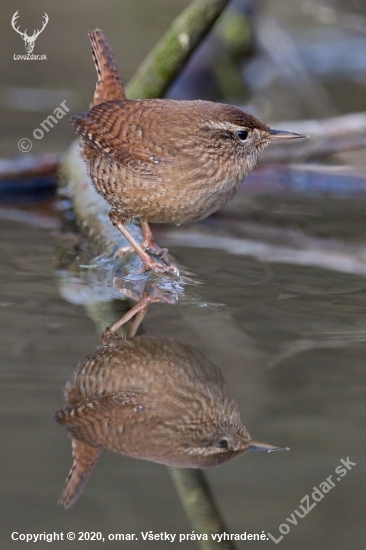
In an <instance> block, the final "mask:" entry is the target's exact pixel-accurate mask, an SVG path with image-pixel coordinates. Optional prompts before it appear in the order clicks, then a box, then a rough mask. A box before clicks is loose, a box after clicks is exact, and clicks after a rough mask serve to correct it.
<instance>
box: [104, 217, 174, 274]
mask: <svg viewBox="0 0 366 550" xmlns="http://www.w3.org/2000/svg"><path fill="white" fill-rule="evenodd" d="M109 217H110V220H111V222H112V223H113V225H114V226H115V227H117V229H119V231H120V232H121V233H122V235H123V236H124V237H125V239H127V241H128V242H129V243H130V245H131V246H133V248H134V249H135V250H136V252H137V254H138V255H139V256H140V258H141V260H142V262H143V264H144V268H145V271H148V270H150V269H151V270H152V271H157V272H159V271H160V272H167V271H168V272H170V273H173V274H174V275H177V276H178V275H179V271H178V269H177V268H176V267H174V266H171V265H164V264H162V263H160V262H157V261H155V260H153V259H152V258H151V256H149V254H148V253H147V252H146V251H145V250H144V249H143V248H142V246H141V245H140V243H138V242H137V241H136V239H135V238H134V237H133V236H132V235H131V233H130V232H129V231H128V229H127V228H126V225H125V221H124V220H123V219H121V216H120V215H119V213H118V212H117V211H116V210H114V209H112V210H111V211H110V212H109Z"/></svg>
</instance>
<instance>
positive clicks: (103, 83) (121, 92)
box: [88, 29, 126, 107]
mask: <svg viewBox="0 0 366 550" xmlns="http://www.w3.org/2000/svg"><path fill="white" fill-rule="evenodd" d="M88 34H89V38H90V43H91V51H92V54H93V59H94V63H95V67H96V69H97V73H98V82H97V86H96V89H95V93H94V100H93V107H95V106H96V105H99V103H104V102H105V101H114V100H123V99H126V94H125V89H124V86H123V83H122V80H121V77H120V76H119V73H118V67H117V63H116V59H115V57H114V53H113V51H112V49H111V47H110V45H109V44H108V40H107V37H106V35H105V34H104V32H103V31H101V30H100V29H95V30H94V31H89V33H88Z"/></svg>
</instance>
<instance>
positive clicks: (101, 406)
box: [53, 391, 146, 446]
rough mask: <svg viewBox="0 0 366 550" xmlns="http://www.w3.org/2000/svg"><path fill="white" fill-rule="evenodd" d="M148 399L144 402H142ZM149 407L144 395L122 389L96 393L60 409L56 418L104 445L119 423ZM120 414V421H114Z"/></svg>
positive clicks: (83, 438) (77, 434)
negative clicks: (115, 391)
mask: <svg viewBox="0 0 366 550" xmlns="http://www.w3.org/2000/svg"><path fill="white" fill-rule="evenodd" d="M142 403H144V405H142ZM145 407H146V403H145V399H144V395H143V394H140V393H136V392H129V391H120V392H117V393H114V394H110V395H103V396H100V397H92V398H89V399H86V400H85V401H82V402H81V403H79V404H78V405H74V406H71V407H66V408H64V409H61V410H59V411H58V412H57V413H56V414H55V415H54V417H53V420H55V422H57V423H58V424H60V425H61V426H64V427H65V428H66V429H67V430H68V432H69V433H70V434H71V435H72V436H73V437H75V438H76V439H78V440H80V441H83V442H84V443H87V444H89V445H94V446H98V445H103V441H104V440H105V438H106V437H108V435H110V433H111V430H113V427H115V424H116V423H117V422H118V423H119V424H120V423H121V422H122V423H123V417H124V416H125V417H126V419H127V418H128V417H130V416H131V415H134V414H135V413H136V412H138V411H140V410H141V409H142V408H145ZM116 417H117V419H118V421H117V420H116V422H114V420H115V418H116Z"/></svg>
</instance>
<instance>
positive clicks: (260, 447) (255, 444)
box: [249, 441, 290, 453]
mask: <svg viewBox="0 0 366 550" xmlns="http://www.w3.org/2000/svg"><path fill="white" fill-rule="evenodd" d="M289 450H290V448H289V447H277V446H276V445H270V444H269V443H261V442H259V441H252V442H251V444H250V445H249V451H265V452H266V453H271V452H273V451H289Z"/></svg>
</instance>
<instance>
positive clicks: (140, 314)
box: [102, 294, 161, 343]
mask: <svg viewBox="0 0 366 550" xmlns="http://www.w3.org/2000/svg"><path fill="white" fill-rule="evenodd" d="M160 301H161V300H160V298H153V297H152V296H149V295H148V294H145V295H144V296H143V297H142V298H141V300H140V301H139V302H138V303H137V304H136V305H135V306H134V307H133V308H131V309H130V310H129V311H127V313H125V314H124V315H123V317H121V318H120V319H118V321H116V322H115V323H113V325H112V326H110V327H108V328H107V329H106V330H105V331H104V332H103V334H102V340H103V342H104V343H107V342H108V341H110V339H111V337H114V335H115V334H116V333H117V332H118V330H119V329H120V328H121V327H122V326H123V325H124V324H126V323H127V322H128V321H129V320H130V319H132V317H133V316H134V315H136V318H135V319H134V321H133V323H132V326H131V329H130V332H129V335H128V336H129V337H130V338H131V337H132V336H135V334H136V332H137V329H138V327H139V325H140V323H141V321H142V320H143V318H144V317H145V314H146V312H147V310H148V309H149V306H150V304H152V303H154V302H160Z"/></svg>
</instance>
